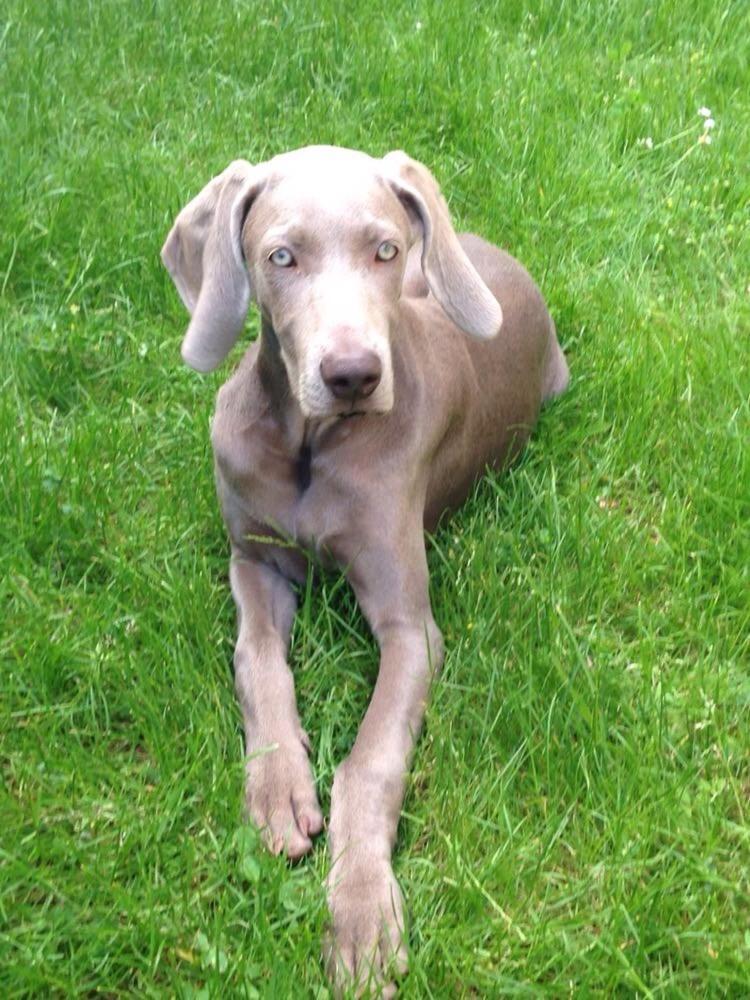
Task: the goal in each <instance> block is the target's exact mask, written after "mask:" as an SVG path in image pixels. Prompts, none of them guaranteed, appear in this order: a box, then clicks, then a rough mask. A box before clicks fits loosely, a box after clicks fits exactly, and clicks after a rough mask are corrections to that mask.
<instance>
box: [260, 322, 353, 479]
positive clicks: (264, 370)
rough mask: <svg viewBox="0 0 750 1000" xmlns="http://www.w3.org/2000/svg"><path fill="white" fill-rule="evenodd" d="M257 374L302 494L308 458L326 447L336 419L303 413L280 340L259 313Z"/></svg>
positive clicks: (308, 474) (308, 465) (309, 461)
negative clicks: (292, 460) (313, 417)
mask: <svg viewBox="0 0 750 1000" xmlns="http://www.w3.org/2000/svg"><path fill="white" fill-rule="evenodd" d="M257 371H258V376H259V378H260V383H261V385H262V387H263V392H264V393H265V396H266V398H267V400H268V404H269V409H270V414H271V417H272V419H273V420H274V421H275V422H276V424H277V425H278V427H279V429H280V430H281V432H282V435H283V437H284V441H285V443H286V447H287V449H288V451H289V454H290V457H293V458H294V459H295V461H296V463H297V466H298V471H297V474H298V481H299V486H300V489H301V490H302V491H304V490H305V489H307V487H308V486H309V484H310V476H311V472H310V469H311V459H312V455H313V453H317V452H318V451H319V450H320V448H321V447H323V446H324V445H325V441H326V439H327V438H328V432H329V431H330V430H331V428H332V427H334V426H335V425H336V424H337V423H338V422H339V420H340V418H339V417H327V418H325V419H322V420H321V419H318V420H312V419H310V418H309V417H306V416H305V415H304V413H303V412H302V410H301V408H300V405H299V403H298V402H297V399H296V398H295V396H294V393H293V392H292V388H291V386H290V384H289V376H288V375H287V371H286V366H285V364H284V359H283V358H282V357H281V347H280V345H279V338H278V337H277V335H276V331H275V330H274V328H273V324H272V323H271V320H270V318H269V317H268V316H266V315H265V314H262V318H261V332H260V346H259V350H258V360H257Z"/></svg>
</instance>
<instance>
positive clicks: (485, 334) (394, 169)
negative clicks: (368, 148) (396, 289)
mask: <svg viewBox="0 0 750 1000" xmlns="http://www.w3.org/2000/svg"><path fill="white" fill-rule="evenodd" d="M381 162H382V163H383V164H384V166H385V178H386V180H387V181H388V183H389V184H390V185H391V187H392V189H393V190H394V191H395V193H396V194H397V195H398V197H399V198H400V199H401V202H402V204H403V205H404V207H405V208H406V211H407V212H408V213H409V216H410V218H411V219H412V220H416V222H417V224H418V226H419V227H420V228H421V232H422V271H423V273H424V276H425V279H426V280H427V284H428V285H429V286H430V291H431V292H432V294H433V295H434V296H435V298H436V299H437V300H438V302H439V303H440V305H441V306H442V307H443V309H444V310H445V311H446V313H447V314H448V316H450V318H451V319H452V320H453V322H454V323H456V325H457V326H460V327H461V329H462V330H465V331H466V333H470V334H471V335H472V336H474V337H478V338H479V339H480V340H488V339H490V338H491V337H494V336H495V335H496V334H497V333H498V331H499V330H500V327H501V325H502V322H503V311H502V309H501V308H500V304H499V302H498V301H497V299H496V298H495V296H494V295H493V294H492V292H491V291H490V290H489V288H488V287H487V286H486V285H485V283H484V282H483V281H482V279H481V278H480V277H479V275H478V274H477V272H476V270H475V269H474V265H473V264H472V263H471V261H470V260H469V258H468V257H467V256H466V253H465V252H464V249H463V247H462V246H461V244H460V243H459V241H458V237H457V236H456V233H455V230H454V229H453V225H452V223H451V218H450V214H449V213H448V206H447V205H446V203H445V199H444V198H443V196H442V194H441V193H440V188H439V187H438V184H437V181H436V180H435V178H434V177H433V176H432V174H431V173H430V171H429V170H428V169H427V167H425V166H423V164H421V163H418V162H417V161H416V160H412V158H411V157H410V156H407V155H406V153H402V152H401V151H400V150H396V151H395V152H393V153H388V155H387V156H384V157H383V160H382V161H381Z"/></svg>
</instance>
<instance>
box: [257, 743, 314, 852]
mask: <svg viewBox="0 0 750 1000" xmlns="http://www.w3.org/2000/svg"><path fill="white" fill-rule="evenodd" d="M308 750H309V744H308V743H307V738H306V737H305V736H304V734H303V735H302V737H301V738H300V739H299V741H291V742H284V743H279V744H274V743H271V744H270V745H266V746H262V747H259V748H258V749H257V750H254V751H251V752H250V753H249V754H248V759H247V764H246V784H245V805H246V808H247V814H248V816H249V818H250V820H251V821H252V822H253V823H254V824H255V825H256V826H257V827H258V828H259V830H260V831H261V834H262V836H263V839H264V841H265V843H266V845H267V847H268V848H269V850H270V851H272V852H273V853H274V854H281V853H282V852H283V853H285V854H286V855H287V857H289V858H291V859H292V860H296V859H297V858H301V857H302V855H303V854H306V853H307V852H308V851H309V850H310V848H311V847H312V838H313V837H314V836H315V835H316V834H318V833H320V831H321V830H322V829H323V814H322V813H321V811H320V806H319V805H318V799H317V796H316V794H315V785H314V782H313V776H312V770H311V768H310V761H309V760H308Z"/></svg>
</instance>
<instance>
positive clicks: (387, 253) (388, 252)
mask: <svg viewBox="0 0 750 1000" xmlns="http://www.w3.org/2000/svg"><path fill="white" fill-rule="evenodd" d="M397 253H398V247H397V246H396V244H395V243H391V241H390V240H385V241H384V242H383V243H381V244H380V246H379V247H378V252H377V253H376V254H375V256H376V257H377V258H378V260H386V261H387V260H393V258H394V257H395V256H396V254H397Z"/></svg>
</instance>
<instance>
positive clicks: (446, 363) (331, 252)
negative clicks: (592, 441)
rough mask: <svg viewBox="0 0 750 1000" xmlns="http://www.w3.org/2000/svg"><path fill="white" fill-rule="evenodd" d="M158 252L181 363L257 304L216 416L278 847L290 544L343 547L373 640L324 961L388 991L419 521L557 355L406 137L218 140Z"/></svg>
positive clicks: (540, 308) (297, 771) (409, 744)
mask: <svg viewBox="0 0 750 1000" xmlns="http://www.w3.org/2000/svg"><path fill="white" fill-rule="evenodd" d="M225 237H226V239H225ZM227 240H229V241H230V243H227ZM231 241H234V244H239V243H241V246H242V248H243V250H244V259H241V258H240V259H239V260H238V257H239V254H238V253H237V252H236V251H237V250H238V246H237V245H234V244H232V243H231ZM287 244H288V245H287ZM163 256H164V260H165V263H166V264H167V266H168V268H169V269H170V271H171V273H172V274H173V277H174V278H175V282H176V284H177V285H178V288H179V289H180V292H181V294H182V296H183V299H184V300H185V301H186V304H187V305H188V307H189V308H190V309H191V312H192V314H193V321H192V322H191V327H190V329H189V331H188V335H187V337H186V340H185V344H184V346H183V354H184V356H185V357H186V360H188V361H189V362H190V363H192V364H194V365H195V366H196V367H199V368H207V367H212V366H213V365H214V364H215V363H217V361H218V360H220V358H221V356H223V354H224V353H226V350H228V346H231V342H232V340H233V339H234V338H235V337H236V336H237V334H238V333H239V330H240V329H241V326H242V321H243V319H244V311H245V310H246V308H247V302H248V299H249V294H248V292H249V291H250V290H251V289H252V292H253V293H254V295H255V298H256V299H257V301H258V304H259V307H260V309H261V313H262V317H263V328H262V333H261V337H260V340H259V342H258V343H256V344H254V345H253V346H251V348H250V349H249V350H248V352H247V353H246V355H245V357H244V358H243V360H242V362H241V364H240V366H239V368H238V369H237V371H236V372H235V374H234V375H233V376H232V377H231V378H230V380H229V381H228V382H227V383H226V384H225V385H224V387H223V388H222V389H221V391H220V393H219V397H218V402H217V408H216V416H215V419H214V423H213V434H212V438H213V446H214V453H215V458H216V475H217V486H218V492H219V497H220V501H221V505H222V510H223V513H224V518H225V521H226V524H227V528H228V531H229V535H230V538H231V543H232V561H231V568H230V576H231V584H232V592H233V595H234V598H235V601H236V603H237V608H238V614H239V637H238V641H237V649H236V653H235V675H236V685H237V691H238V695H239V699H240V703H241V705H242V709H243V715H244V719H245V733H246V744H247V752H248V765H247V774H248V783H247V802H248V809H249V812H250V815H251V817H252V819H253V820H254V821H255V822H256V823H257V824H258V825H259V826H260V827H261V828H262V829H263V830H264V831H265V833H266V837H267V840H268V842H269V844H270V845H271V847H272V848H273V849H275V850H281V849H284V850H286V852H287V853H288V854H289V856H291V857H298V856H300V855H301V854H303V853H304V852H305V851H306V850H308V849H309V848H310V846H311V837H312V836H313V835H314V834H316V833H318V832H319V831H320V830H321V828H322V825H323V819H322V815H321V813H320V809H319V807H318V804H317V798H316V794H315V788H314V783H313V779H312V774H311V770H310V765H309V761H308V751H309V744H308V741H307V737H306V736H305V734H304V732H303V730H302V728H301V726H300V723H299V719H298V715H297V709H296V703H295V697H294V688H293V681H292V675H291V672H290V670H289V668H288V666H287V664H286V652H287V644H288V638H289V633H290V629H291V623H292V618H293V615H294V610H295V606H296V604H295V596H294V592H293V589H292V586H291V583H292V582H301V581H303V580H304V579H305V576H306V572H307V558H306V554H305V553H306V552H307V553H311V554H313V555H315V556H316V557H318V558H320V559H322V560H323V561H326V562H331V563H333V564H337V565H338V566H340V567H342V568H343V569H344V570H345V572H346V574H347V577H348V579H349V581H350V582H351V584H352V587H353V588H354V591H355V594H356V596H357V599H358V601H359V604H360V606H361V608H362V610H363V612H364V614H365V616H366V617H367V619H368V622H369V624H370V626H371V628H372V630H373V633H374V635H375V636H376V638H377V640H378V643H379V645H380V650H381V664H380V671H379V676H378V681H377V684H376V687H375V690H374V693H373V697H372V701H371V704H370V706H369V708H368V711H367V713H366V716H365V718H364V720H363V723H362V726H361V728H360V732H359V734H358V736H357V740H356V742H355V745H354V747H353V748H352V751H351V754H350V756H349V757H348V758H347V760H346V761H344V762H343V763H342V764H341V765H340V767H339V768H338V770H337V772H336V776H335V779H334V786H333V791H332V798H331V817H330V824H329V839H330V848H331V855H332V861H333V868H332V872H331V875H330V877H329V902H330V906H331V911H332V917H333V935H332V941H331V944H330V950H329V954H330V960H331V965H332V971H333V974H334V976H335V977H336V978H337V980H338V981H339V982H340V983H344V982H346V981H347V979H351V980H353V981H354V982H355V983H356V984H357V985H358V986H359V987H360V988H362V987H363V986H364V984H365V982H366V980H367V979H368V977H370V976H371V977H372V982H373V983H376V984H379V986H380V988H383V989H384V990H385V991H386V992H389V991H390V990H391V987H390V985H388V979H389V971H388V970H389V969H390V968H391V967H392V966H393V965H395V967H396V969H397V970H398V969H401V970H403V968H404V967H405V946H404V942H403V914H402V909H401V895H400V891H399V889H398V886H397V884H396V882H395V880H394V878H393V874H392V870H391V864H390V857H391V851H392V846H393V842H394V839H395V835H396V829H397V825H398V817H399V812H400V808H401V802H402V799H403V793H404V786H405V777H406V772H407V769H408V766H409V760H410V757H411V752H412V749H413V746H414V741H415V739H416V736H417V734H418V732H419V728H420V725H421V721H422V717H423V714H424V707H425V702H426V699H427V695H428V690H429V686H430V682H431V680H432V678H433V676H434V674H435V672H436V671H437V670H438V669H439V667H440V664H441V662H442V639H441V635H440V631H439V629H438V627H437V625H436V624H435V622H434V619H433V616H432V612H431V608H430V602H429V594H428V576H427V563H426V556H425V547H424V534H423V529H424V527H428V528H432V527H434V526H435V524H436V522H437V520H438V518H439V517H440V515H441V513H442V512H443V511H445V510H447V509H450V508H454V507H455V506H457V505H458V504H460V503H461V502H462V501H463V499H464V498H465V497H466V495H467V493H468V491H469V489H470V488H471V485H472V483H473V482H474V481H475V480H476V478H477V477H478V476H479V475H480V474H481V472H482V471H483V469H484V468H485V467H486V466H487V465H491V466H495V467H499V466H501V465H503V464H504V463H506V462H507V461H508V460H509V459H510V458H512V457H513V456H514V455H515V454H517V452H518V451H519V449H520V448H521V447H522V445H523V443H524V442H525V440H526V439H527V437H528V435H529V433H530V431H531V429H532V428H533V425H534V423H535V421H536V418H537V415H538V412H539V409H540V406H541V404H542V403H543V402H544V401H545V400H546V399H549V398H551V397H553V396H555V395H557V394H559V393H560V392H562V391H563V390H564V388H565V387H566V385H567V382H568V371H567V365H566V363H565V359H564V357H563V355H562V352H561V350H560V348H559V345H558V343H557V338H556V335H555V330H554V325H553V323H552V320H551V318H550V316H549V313H548V312H547V309H546V307H545V305H544V302H543V300H542V298H541V295H540V294H539V292H538V290H537V289H536V287H535V285H534V283H533V282H532V280H531V278H530V277H529V276H528V274H527V273H526V272H525V271H524V269H523V268H522V267H521V265H520V264H518V263H517V262H516V261H515V260H513V258H512V257H510V256H508V255H507V254H505V253H503V252H502V251H500V250H498V249H496V248H495V247H492V246H490V245H489V244H488V243H485V242H484V241H483V240H481V239H480V238H478V237H475V236H464V237H461V238H460V239H459V238H457V237H456V236H455V234H454V233H453V230H452V228H451V226H450V220H449V217H448V214H447V209H446V208H445V206H444V203H443V202H442V199H441V198H440V195H439V191H438V189H437V186H436V185H435V182H434V180H433V178H432V177H431V175H430V174H429V173H428V172H427V171H426V170H425V168H423V167H422V166H421V165H419V164H416V163H415V162H414V161H411V160H409V159H408V158H407V157H405V156H404V155H403V154H390V155H389V156H388V157H386V158H385V159H384V160H381V161H378V160H372V159H370V158H369V157H365V156H364V155H363V154H357V153H352V152H351V151H345V150H338V149H332V148H330V147H310V148H308V149H306V150H300V151H297V152H296V153H291V154H285V155H284V156H282V157H277V158H276V160H272V161H270V162H269V163H268V164H264V165H261V167H250V166H249V164H245V165H241V164H234V165H233V166H232V167H230V168H228V170H227V171H225V173H224V174H223V175H221V176H220V177H219V178H216V179H215V180H214V181H213V182H212V183H211V185H209V187H208V188H206V189H205V191H204V192H203V193H202V194H201V195H200V196H199V197H198V198H197V199H195V201H194V202H193V203H191V205H189V206H188V207H187V208H186V209H185V210H184V212H183V213H182V214H181V216H180V217H179V218H178V220H177V223H176V224H175V227H174V229H173V231H172V233H171V234H170V238H169V239H168V241H167V244H165V249H164V253H163ZM420 256H421V266H420V260H419V257H420ZM243 269H244V270H245V281H246V283H247V288H245V285H244V284H243V278H242V274H241V273H240V271H241V270H243ZM212 285H213V287H211V286H212ZM498 304H499V306H498ZM500 307H501V308H500ZM501 324H502V332H500V334H499V335H498V336H495V334H497V332H498V330H499V328H500V326H501ZM462 331H467V332H469V333H471V334H473V335H474V336H475V337H476V338H477V339H476V340H470V339H468V338H467V337H466V336H465V335H464V333H463V332H462ZM217 339H218V341H219V346H218V347H217V346H216V341H217ZM290 542H293V543H294V544H289V543H290Z"/></svg>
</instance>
